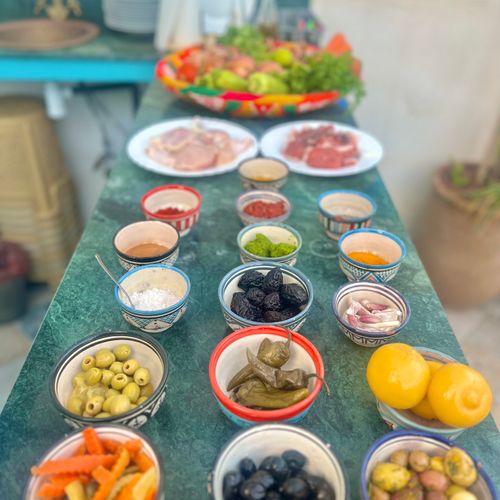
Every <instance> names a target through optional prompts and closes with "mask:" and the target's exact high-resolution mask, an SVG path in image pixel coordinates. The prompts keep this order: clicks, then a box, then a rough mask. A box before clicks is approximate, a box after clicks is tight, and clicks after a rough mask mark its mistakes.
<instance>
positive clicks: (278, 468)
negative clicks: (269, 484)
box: [259, 455, 289, 484]
mask: <svg viewBox="0 0 500 500" xmlns="http://www.w3.org/2000/svg"><path fill="white" fill-rule="evenodd" d="M259 469H261V470H265V471H267V472H269V474H271V475H272V476H273V477H274V479H276V482H277V483H279V484H281V483H282V482H283V481H284V480H285V479H286V478H287V477H288V475H289V470H288V465H287V464H286V462H285V461H284V460H283V459H282V458H281V457H279V456H277V455H273V456H270V457H266V458H265V459H264V460H263V461H262V463H261V464H260V467H259Z"/></svg>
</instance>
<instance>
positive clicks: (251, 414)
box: [208, 326, 325, 427]
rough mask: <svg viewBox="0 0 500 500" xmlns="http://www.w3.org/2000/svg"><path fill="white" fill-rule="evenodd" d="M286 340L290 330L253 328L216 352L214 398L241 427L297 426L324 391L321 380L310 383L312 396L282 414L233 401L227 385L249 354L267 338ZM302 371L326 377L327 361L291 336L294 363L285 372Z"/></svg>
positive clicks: (212, 381)
mask: <svg viewBox="0 0 500 500" xmlns="http://www.w3.org/2000/svg"><path fill="white" fill-rule="evenodd" d="M266 337H267V338H268V339H269V340H272V341H276V340H286V339H287V338H288V330H286V329H284V328H280V327H276V326H251V327H248V328H243V329H242V330H238V331H237V332H234V333H232V334H230V335H228V336H227V337H225V338H224V339H223V340H222V341H221V342H219V344H217V346H216V348H215V349H214V351H213V352H212V355H211V357H210V362H209V365H208V376H209V379H210V385H211V387H212V391H213V394H214V396H215V399H216V400H217V403H218V404H219V406H220V408H221V410H222V412H223V413H224V414H225V415H226V416H227V417H228V418H229V420H231V421H232V422H233V423H235V424H236V425H238V426H240V427H250V426H252V425H255V424H259V423H264V422H285V423H297V422H299V421H300V420H302V419H303V418H304V417H305V416H306V415H307V413H308V412H309V410H310V409H311V407H312V405H313V403H314V401H315V400H316V398H317V397H318V394H319V393H320V391H321V388H322V386H323V382H322V381H321V380H320V379H319V378H311V379H310V381H309V387H308V388H309V396H307V398H305V399H304V400H302V401H300V402H299V403H296V404H294V405H292V406H289V407H288V408H284V409H280V410H254V409H251V408H247V407H246V406H243V405H240V404H238V403H236V402H235V401H233V400H232V399H231V398H230V392H229V391H227V390H226V387H227V384H228V383H229V381H230V380H231V378H232V377H233V376H234V374H235V373H236V372H238V371H239V370H240V369H241V368H242V367H243V366H244V365H246V363H247V359H246V350H247V349H250V350H251V351H252V352H254V353H256V352H257V350H258V348H259V345H260V343H261V342H262V340H264V339H265V338H266ZM293 368H302V369H303V370H305V371H306V372H307V373H313V372H314V373H317V374H318V375H319V376H320V377H321V378H323V377H324V375H325V369H324V365H323V360H322V358H321V355H320V353H319V352H318V350H317V349H316V347H314V345H313V344H312V343H311V342H310V341H309V340H307V339H306V338H305V337H303V336H302V335H300V334H298V333H296V332H291V346H290V359H289V360H288V361H287V362H286V363H285V364H284V365H283V367H282V369H284V370H291V369H293Z"/></svg>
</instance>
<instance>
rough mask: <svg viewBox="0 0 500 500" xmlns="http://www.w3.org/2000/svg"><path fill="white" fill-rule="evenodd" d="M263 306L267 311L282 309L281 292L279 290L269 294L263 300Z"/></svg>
mask: <svg viewBox="0 0 500 500" xmlns="http://www.w3.org/2000/svg"><path fill="white" fill-rule="evenodd" d="M262 307H263V308H264V310H266V311H281V309H283V304H282V303H281V299H280V294H279V293H278V292H272V293H269V294H267V295H266V296H265V297H264V301H263V302H262Z"/></svg>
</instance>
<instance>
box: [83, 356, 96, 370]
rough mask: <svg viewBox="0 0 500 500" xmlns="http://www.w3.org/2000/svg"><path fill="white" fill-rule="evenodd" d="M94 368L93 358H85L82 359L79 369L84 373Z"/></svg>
mask: <svg viewBox="0 0 500 500" xmlns="http://www.w3.org/2000/svg"><path fill="white" fill-rule="evenodd" d="M94 366H95V358H94V356H85V357H84V358H83V359H82V362H81V367H82V370H83V371H84V372H86V371H87V370H90V369H91V368H94Z"/></svg>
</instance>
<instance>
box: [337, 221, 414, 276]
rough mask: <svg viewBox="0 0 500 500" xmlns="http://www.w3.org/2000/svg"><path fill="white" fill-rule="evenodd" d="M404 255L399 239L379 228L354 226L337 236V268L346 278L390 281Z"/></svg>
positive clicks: (403, 246)
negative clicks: (338, 265) (354, 227)
mask: <svg viewBox="0 0 500 500" xmlns="http://www.w3.org/2000/svg"><path fill="white" fill-rule="evenodd" d="M405 256H406V246H405V244H404V243H403V242H402V241H401V239H399V238H398V237H397V236H396V235H394V234H392V233H389V232H387V231H382V230H381V229H368V228H362V229H354V230H353V231H348V232H347V233H344V234H343V235H342V236H341V238H340V239H339V263H340V269H342V271H343V273H344V274H345V275H346V276H347V279H348V280H349V281H373V282H379V283H385V282H387V281H390V280H392V278H394V276H396V273H397V272H398V270H399V267H400V265H401V262H402V261H403V259H404V258H405Z"/></svg>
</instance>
